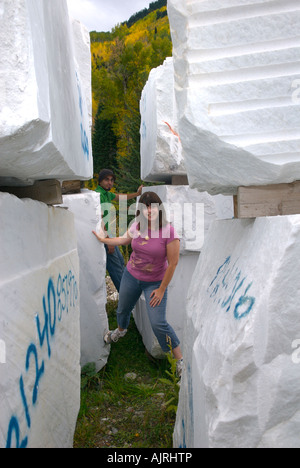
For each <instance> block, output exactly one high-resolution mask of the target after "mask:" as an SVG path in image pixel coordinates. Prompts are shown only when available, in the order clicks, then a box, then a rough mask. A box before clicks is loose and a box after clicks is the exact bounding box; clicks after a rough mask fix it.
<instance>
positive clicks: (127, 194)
mask: <svg viewBox="0 0 300 468" xmlns="http://www.w3.org/2000/svg"><path fill="white" fill-rule="evenodd" d="M143 187H144V186H143V185H141V186H140V187H139V188H138V191H137V192H135V193H116V194H115V195H116V198H115V200H116V201H119V199H120V197H126V198H127V200H132V199H133V198H136V197H139V196H141V195H142V190H143Z"/></svg>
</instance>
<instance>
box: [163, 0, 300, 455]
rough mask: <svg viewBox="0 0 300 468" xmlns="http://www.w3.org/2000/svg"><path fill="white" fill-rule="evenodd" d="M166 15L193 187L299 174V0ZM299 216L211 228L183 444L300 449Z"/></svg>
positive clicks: (192, 328)
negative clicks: (298, 349) (299, 357)
mask: <svg viewBox="0 0 300 468" xmlns="http://www.w3.org/2000/svg"><path fill="white" fill-rule="evenodd" d="M168 13H169V19H170V24H171V32H172V41H173V58H174V70H175V74H174V82H175V95H176V105H177V111H178V133H179V135H180V139H181V143H182V150H183V156H184V158H185V163H186V168H187V173H188V179H189V183H190V186H191V187H193V188H197V189H198V190H200V191H202V190H207V191H208V192H209V193H210V194H216V193H219V194H235V193H236V192H237V189H238V187H239V186H247V185H253V186H263V185H267V184H273V185H274V184H278V183H283V182H293V181H296V180H299V179H300V150H299V135H300V134H299V103H300V102H299V98H298V96H299V93H298V89H297V86H299V82H300V81H299V57H300V43H299V38H298V37H299V34H298V29H299V20H300V6H299V2H295V1H282V0H278V1H273V0H265V1H262V0H222V1H220V0H210V1H206V0H205V1H200V0H184V1H183V0H168ZM299 222H300V218H299V216H298V215H296V216H282V217H273V218H267V217H265V218H257V219H252V220H243V221H242V220H238V219H234V220H226V221H215V222H213V224H212V226H211V229H210V232H209V236H208V237H207V238H206V240H205V242H204V246H203V249H202V252H201V255H200V258H199V262H198V264H197V267H196V269H195V271H194V274H193V278H192V282H191V287H190V289H189V292H188V297H187V307H186V323H185V328H184V339H183V342H184V346H183V353H184V358H185V370H184V374H183V379H182V383H181V392H180V401H179V407H178V413H177V421H176V427H175V432H174V446H175V447H182V448H183V447H188V448H191V447H206V448H207V447H210V448H230V447H233V448H243V447H247V448H255V447H264V448H279V447H287V448H296V447H299V446H300V444H299V438H298V436H297V434H298V433H299V429H300V413H299V385H298V383H299V377H300V367H299V360H298V359H297V354H296V353H295V347H296V348H297V343H299V338H300V329H299V323H300V312H299V307H298V305H297V304H298V296H299V291H300V284H299V280H298V276H299V275H298V273H297V271H298V269H299V266H298V262H297V260H295V259H297V258H298V250H299V245H300V244H299V243H300V232H299V225H300V224H299Z"/></svg>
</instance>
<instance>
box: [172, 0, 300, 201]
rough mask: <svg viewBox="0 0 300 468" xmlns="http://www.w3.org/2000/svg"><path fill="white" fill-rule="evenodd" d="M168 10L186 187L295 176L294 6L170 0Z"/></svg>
mask: <svg viewBox="0 0 300 468" xmlns="http://www.w3.org/2000/svg"><path fill="white" fill-rule="evenodd" d="M168 14H169V19H170V25H171V33H172V41H173V58H174V69H175V77H174V81H175V94H176V101H177V107H178V131H179V135H180V139H181V142H182V149H183V155H184V159H185V164H186V168H187V172H188V176H189V182H190V185H191V187H193V188H195V187H196V188H198V189H200V190H201V191H202V190H207V191H209V192H210V193H222V194H225V193H235V192H236V188H237V187H239V186H243V185H266V184H277V183H283V182H293V181H295V180H299V179H300V149H299V147H300V145H299V143H300V133H299V110H300V109H299V105H300V100H299V89H298V90H297V87H298V88H299V83H300V81H299V78H300V72H299V70H300V68H299V65H300V64H299V57H300V42H299V34H298V33H299V21H300V5H299V2H297V1H294V0H291V1H286V0H279V1H278V0H277V1H274V0H204V1H200V0H168ZM220 169H221V170H220Z"/></svg>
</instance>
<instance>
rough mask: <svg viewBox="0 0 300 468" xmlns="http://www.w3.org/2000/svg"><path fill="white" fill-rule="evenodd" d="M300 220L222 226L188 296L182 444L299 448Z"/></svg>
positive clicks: (177, 436)
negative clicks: (299, 262)
mask: <svg viewBox="0 0 300 468" xmlns="http://www.w3.org/2000/svg"><path fill="white" fill-rule="evenodd" d="M299 255H300V216H298V215H296V216H287V217H276V218H258V219H256V220H243V221H242V220H226V221H215V222H214V224H213V227H212V229H211V231H210V236H209V237H208V239H207V242H206V243H205V245H204V247H203V249H202V252H201V255H200V258H199V262H198V265H197V267H196V269H195V272H194V275H193V279H192V283H191V287H190V289H189V292H188V298H187V312H186V313H187V319H186V326H185V330H184V340H183V341H184V348H183V354H184V359H185V370H184V374H183V379H182V384H181V392H180V402H179V408H178V413H177V421H176V427H175V432H174V445H175V447H189V448H191V447H210V448H230V447H232V448H256V447H259V448H283V447H286V448H292V447H294V448H299V447H300V441H299V436H298V434H299V430H300V387H299V380H300V364H299V362H300V360H299V359H298V354H299V350H297V346H298V347H299V343H300V340H299V339H300V310H299V300H300V282H299V272H298V270H299V267H298V262H297V261H296V259H298V258H299Z"/></svg>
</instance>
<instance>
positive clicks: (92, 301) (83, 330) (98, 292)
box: [63, 190, 110, 372]
mask: <svg viewBox="0 0 300 468" xmlns="http://www.w3.org/2000/svg"><path fill="white" fill-rule="evenodd" d="M63 206H64V207H67V208H68V209H69V211H70V212H71V213H73V215H74V218H75V230H76V235H77V247H78V255H79V265H80V311H81V312H80V338H81V360H80V363H81V367H84V366H85V365H86V364H90V363H93V364H95V369H96V371H97V372H98V371H99V370H101V369H102V368H103V367H104V366H105V364H106V363H107V359H108V356H109V350H110V348H109V346H107V345H105V343H104V341H103V336H104V334H105V331H107V330H108V320H107V314H106V307H105V305H106V284H105V275H106V253H105V249H104V245H103V244H101V243H100V242H99V241H97V239H96V238H95V236H94V235H93V234H92V231H93V230H97V226H98V225H99V223H100V219H101V206H100V196H99V194H98V193H96V192H93V191H91V190H81V193H78V194H74V195H64V197H63Z"/></svg>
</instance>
